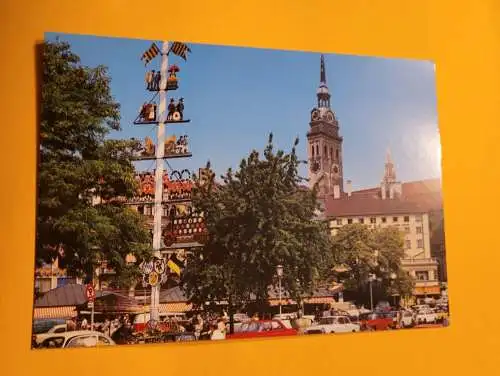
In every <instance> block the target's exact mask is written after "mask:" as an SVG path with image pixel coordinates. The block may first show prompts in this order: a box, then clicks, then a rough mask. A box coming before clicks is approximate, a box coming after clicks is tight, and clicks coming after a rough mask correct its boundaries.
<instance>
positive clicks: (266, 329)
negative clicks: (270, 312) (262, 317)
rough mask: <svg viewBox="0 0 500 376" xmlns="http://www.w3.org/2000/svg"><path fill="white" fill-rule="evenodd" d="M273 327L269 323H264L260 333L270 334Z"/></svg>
mask: <svg viewBox="0 0 500 376" xmlns="http://www.w3.org/2000/svg"><path fill="white" fill-rule="evenodd" d="M272 329H273V328H272V325H271V323H270V322H269V321H267V322H263V323H262V325H261V327H260V329H259V332H270V331H271V330H272Z"/></svg>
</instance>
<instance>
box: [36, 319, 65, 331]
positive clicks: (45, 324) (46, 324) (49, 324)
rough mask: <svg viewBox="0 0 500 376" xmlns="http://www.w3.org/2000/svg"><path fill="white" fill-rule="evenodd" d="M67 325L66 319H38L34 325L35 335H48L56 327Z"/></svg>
mask: <svg viewBox="0 0 500 376" xmlns="http://www.w3.org/2000/svg"><path fill="white" fill-rule="evenodd" d="M65 323H66V320H64V319H37V320H35V322H34V323H33V334H41V333H47V332H48V331H49V330H50V329H51V328H53V327H54V326H56V325H62V324H65Z"/></svg>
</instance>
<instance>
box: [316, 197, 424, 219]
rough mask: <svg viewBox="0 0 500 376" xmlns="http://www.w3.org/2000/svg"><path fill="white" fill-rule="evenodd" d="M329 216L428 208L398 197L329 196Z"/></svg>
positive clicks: (396, 212) (386, 212) (406, 211)
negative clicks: (338, 197)
mask: <svg viewBox="0 0 500 376" xmlns="http://www.w3.org/2000/svg"><path fill="white" fill-rule="evenodd" d="M325 209H326V213H327V216H328V217H346V216H365V215H381V214H388V215H390V214H412V213H425V212H426V210H425V209H424V208H422V207H420V206H419V205H418V204H416V203H414V202H407V201H402V200H398V199H392V200H391V199H386V200H382V199H380V198H365V197H355V196H351V197H344V198H340V199H333V197H327V199H326V205H325Z"/></svg>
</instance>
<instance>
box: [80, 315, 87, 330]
mask: <svg viewBox="0 0 500 376" xmlns="http://www.w3.org/2000/svg"><path fill="white" fill-rule="evenodd" d="M80 327H81V329H82V330H87V329H88V322H87V319H86V318H85V317H84V318H83V320H82V323H81V325H80Z"/></svg>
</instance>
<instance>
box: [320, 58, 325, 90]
mask: <svg viewBox="0 0 500 376" xmlns="http://www.w3.org/2000/svg"><path fill="white" fill-rule="evenodd" d="M319 82H321V83H322V84H326V72H325V56H324V55H323V54H321V67H320V77H319Z"/></svg>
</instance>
